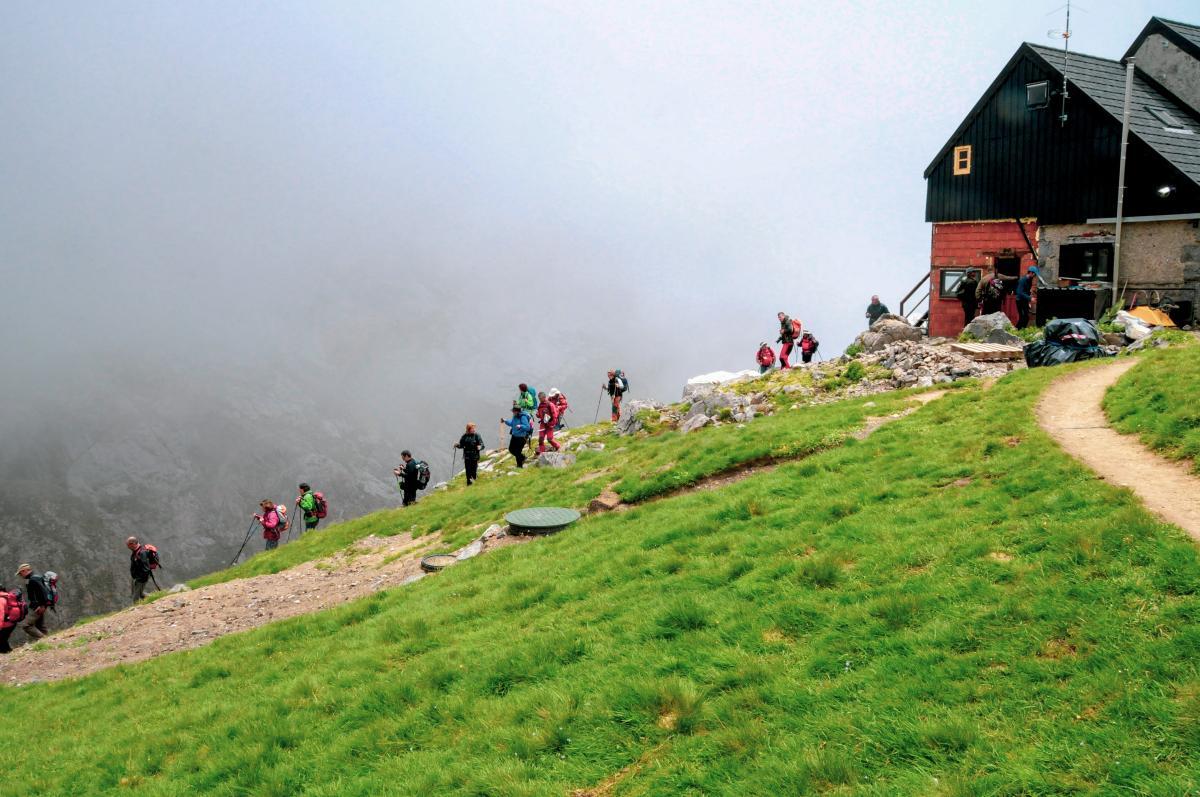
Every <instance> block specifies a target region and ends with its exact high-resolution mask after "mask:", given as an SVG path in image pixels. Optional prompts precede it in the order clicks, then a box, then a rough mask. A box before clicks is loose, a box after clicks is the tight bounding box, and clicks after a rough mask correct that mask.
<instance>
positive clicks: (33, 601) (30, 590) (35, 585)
mask: <svg viewBox="0 0 1200 797" xmlns="http://www.w3.org/2000/svg"><path fill="white" fill-rule="evenodd" d="M17 575H18V576H19V577H20V578H23V579H25V599H26V600H27V601H28V602H29V615H28V616H27V617H26V618H25V623H24V625H22V626H21V628H22V629H23V630H24V631H25V633H26V634H29V636H31V637H33V638H34V639H41V638H42V637H44V636H46V634H48V633H50V632H49V631H47V630H46V610H47V609H49V608H50V593H49V591H48V590H47V589H46V580H45V579H44V578H43V577H42V574H41V573H35V572H33V566H32V565H27V564H23V565H21V566H20V567H19V568H17Z"/></svg>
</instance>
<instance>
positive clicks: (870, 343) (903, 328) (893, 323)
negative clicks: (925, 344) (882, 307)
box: [854, 313, 921, 352]
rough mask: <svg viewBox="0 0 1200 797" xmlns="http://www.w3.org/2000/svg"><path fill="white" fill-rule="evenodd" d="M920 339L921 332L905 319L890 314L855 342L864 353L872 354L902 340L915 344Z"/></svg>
mask: <svg viewBox="0 0 1200 797" xmlns="http://www.w3.org/2000/svg"><path fill="white" fill-rule="evenodd" d="M920 339H921V330H919V329H917V328H916V327H914V326H913V325H912V324H910V323H908V322H907V321H905V320H904V319H903V318H900V317H899V316H894V315H891V314H890V313H889V314H888V315H885V316H882V317H881V318H880V319H879V320H878V321H876V322H875V323H874V324H872V325H871V328H870V329H868V330H867V331H866V332H863V333H862V334H861V335H859V336H858V337H857V338H856V339H855V341H854V342H855V343H857V344H858V345H859V346H862V348H863V351H869V352H871V351H879V350H881V349H883V348H884V347H885V346H887V345H889V344H891V343H896V342H898V341H901V340H911V341H914V342H915V341H919V340H920Z"/></svg>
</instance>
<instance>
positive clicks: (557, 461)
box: [534, 451, 575, 468]
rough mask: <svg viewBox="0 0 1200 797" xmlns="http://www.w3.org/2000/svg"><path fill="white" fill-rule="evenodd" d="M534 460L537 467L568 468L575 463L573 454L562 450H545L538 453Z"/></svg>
mask: <svg viewBox="0 0 1200 797" xmlns="http://www.w3.org/2000/svg"><path fill="white" fill-rule="evenodd" d="M534 461H535V463H536V464H537V466H538V467H539V468H569V467H571V466H572V465H574V464H575V455H574V454H566V453H563V452H562V451H547V452H546V453H544V454H538V457H537V459H536V460H534Z"/></svg>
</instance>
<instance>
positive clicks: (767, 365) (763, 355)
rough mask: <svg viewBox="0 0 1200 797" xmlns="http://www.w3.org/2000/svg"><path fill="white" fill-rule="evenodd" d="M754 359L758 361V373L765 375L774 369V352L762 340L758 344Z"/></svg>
mask: <svg viewBox="0 0 1200 797" xmlns="http://www.w3.org/2000/svg"><path fill="white" fill-rule="evenodd" d="M754 359H756V360H757V361H758V372H759V373H760V374H765V373H766V372H767V371H770V370H771V369H772V368H774V367H775V350H774V349H772V348H771V346H770V344H768V343H767V342H766V341H765V340H764V341H763V342H762V343H760V344H758V355H757V356H756V357H755V358H754Z"/></svg>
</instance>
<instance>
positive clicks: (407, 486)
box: [392, 450, 421, 506]
mask: <svg viewBox="0 0 1200 797" xmlns="http://www.w3.org/2000/svg"><path fill="white" fill-rule="evenodd" d="M400 460H401V461H402V463H403V464H402V465H401V466H400V467H397V468H392V473H394V474H396V478H397V479H399V480H400V489H401V490H402V491H403V492H404V500H403V502H402V504H403V505H404V506H410V505H412V504H415V503H416V502H417V490H419V489H421V485H420V483H419V482H418V481H417V461H416V460H415V459H413V455H412V452H411V451H407V450H405V451H401V452H400Z"/></svg>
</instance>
